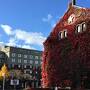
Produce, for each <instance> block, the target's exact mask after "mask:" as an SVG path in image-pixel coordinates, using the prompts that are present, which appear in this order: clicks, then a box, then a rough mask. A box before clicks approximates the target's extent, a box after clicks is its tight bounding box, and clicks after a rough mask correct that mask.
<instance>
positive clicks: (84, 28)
mask: <svg viewBox="0 0 90 90" xmlns="http://www.w3.org/2000/svg"><path fill="white" fill-rule="evenodd" d="M82 31H86V23H85V22H84V23H82Z"/></svg>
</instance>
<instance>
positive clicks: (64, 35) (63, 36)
mask: <svg viewBox="0 0 90 90" xmlns="http://www.w3.org/2000/svg"><path fill="white" fill-rule="evenodd" d="M58 37H59V40H61V39H62V38H65V37H67V30H63V31H60V32H59V34H58Z"/></svg>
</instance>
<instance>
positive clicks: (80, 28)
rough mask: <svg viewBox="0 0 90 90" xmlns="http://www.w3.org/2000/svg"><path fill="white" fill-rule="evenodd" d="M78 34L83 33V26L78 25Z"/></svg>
mask: <svg viewBox="0 0 90 90" xmlns="http://www.w3.org/2000/svg"><path fill="white" fill-rule="evenodd" d="M76 30H77V33H79V32H81V31H82V27H81V25H80V24H79V25H77V29H76Z"/></svg>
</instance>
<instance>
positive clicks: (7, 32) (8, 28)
mask: <svg viewBox="0 0 90 90" xmlns="http://www.w3.org/2000/svg"><path fill="white" fill-rule="evenodd" d="M1 28H2V29H3V30H4V32H5V33H6V34H7V35H12V34H13V32H12V28H11V27H10V26H9V25H5V24H1Z"/></svg>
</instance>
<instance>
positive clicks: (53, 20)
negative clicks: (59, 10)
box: [42, 14, 59, 28]
mask: <svg viewBox="0 0 90 90" xmlns="http://www.w3.org/2000/svg"><path fill="white" fill-rule="evenodd" d="M58 19H59V18H58V17H57V16H56V17H53V16H52V15H51V14H48V15H47V17H46V18H42V21H43V22H47V23H48V24H49V25H50V26H51V27H52V28H53V27H55V26H56V23H57V20H58Z"/></svg>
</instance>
